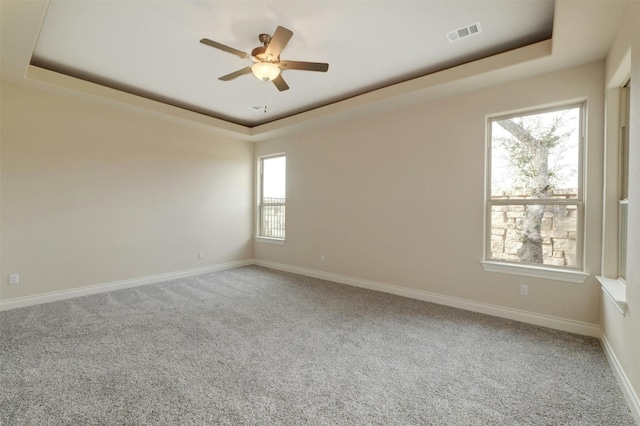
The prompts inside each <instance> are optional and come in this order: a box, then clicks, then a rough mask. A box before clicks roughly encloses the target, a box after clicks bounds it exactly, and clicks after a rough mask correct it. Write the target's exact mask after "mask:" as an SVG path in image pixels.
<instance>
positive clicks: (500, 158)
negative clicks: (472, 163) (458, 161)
mask: <svg viewBox="0 0 640 426" xmlns="http://www.w3.org/2000/svg"><path fill="white" fill-rule="evenodd" d="M583 109H584V108H583V105H581V104H580V105H571V106H566V107H562V108H557V109H551V110H549V109H547V110H539V111H531V112H528V113H524V114H518V115H507V116H500V117H492V118H490V119H489V123H488V132H489V135H488V136H489V138H488V150H489V155H488V167H487V172H488V176H487V192H488V193H487V196H486V198H487V215H486V217H487V223H486V227H487V229H486V233H487V238H486V241H487V247H486V249H485V253H486V254H485V259H486V260H488V261H494V262H496V261H497V262H503V263H512V264H520V265H535V266H545V267H552V268H561V269H581V268H582V248H581V247H582V236H583V231H582V218H583V210H584V206H583V194H582V191H583V189H582V186H583V185H582V145H583V137H582V129H583V123H582V121H583Z"/></svg>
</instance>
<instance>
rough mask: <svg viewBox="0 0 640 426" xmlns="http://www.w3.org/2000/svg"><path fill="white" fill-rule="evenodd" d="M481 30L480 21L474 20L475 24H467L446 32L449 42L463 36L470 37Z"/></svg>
mask: <svg viewBox="0 0 640 426" xmlns="http://www.w3.org/2000/svg"><path fill="white" fill-rule="evenodd" d="M480 31H481V29H480V23H479V22H476V23H475V24H471V25H469V26H466V27H463V28H460V29H457V30H455V31H451V32H450V33H447V39H449V42H450V43H453V42H454V41H458V40H461V39H463V38H467V37H471V36H472V35H476V34H478V33H479V32H480Z"/></svg>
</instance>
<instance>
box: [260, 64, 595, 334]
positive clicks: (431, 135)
mask: <svg viewBox="0 0 640 426" xmlns="http://www.w3.org/2000/svg"><path fill="white" fill-rule="evenodd" d="M603 81H604V65H603V63H595V64H590V65H587V66H582V67H579V68H574V69H569V70H565V71H561V72H556V73H553V74H549V75H544V76H540V77H536V78H531V79H526V80H522V81H518V82H514V83H509V84H504V85H501V86H497V87H492V88H488V89H485V90H481V91H477V92H473V93H467V94H464V95H460V96H455V97H450V98H445V99H441V100H437V101H433V102H430V103H426V104H424V105H421V106H417V107H412V108H410V109H405V110H401V111H396V112H393V113H389V114H385V115H374V116H371V117H367V118H361V119H357V120H353V121H348V122H343V123H341V124H338V125H335V126H331V127H328V128H323V129H317V130H314V131H307V132H302V133H297V134H295V135H290V136H286V137H281V138H277V139H274V140H270V141H265V142H259V143H258V144H257V146H256V156H260V155H267V154H271V153H275V152H286V154H287V173H288V175H287V231H286V232H287V240H286V244H285V245H282V246H278V245H271V244H264V243H260V242H256V243H255V245H254V247H255V248H254V255H255V257H256V258H257V259H260V260H266V261H272V262H278V263H282V264H287V265H292V266H297V267H301V268H309V269H313V270H319V271H326V272H330V273H334V274H340V275H344V276H348V277H354V278H359V279H364V280H372V281H377V282H381V283H385V284H391V285H397V286H402V287H406V288H410V289H417V290H423V291H428V292H434V293H439V294H442V295H447V296H453V297H458V298H463V299H469V300H472V301H476V302H481V303H487V304H492V305H498V306H503V307H507V308H516V309H521V310H526V311H531V312H535V313H538V314H543V315H552V316H556V317H561V318H566V319H569V320H575V321H581V322H586V323H590V324H597V323H598V321H599V300H600V292H599V285H598V284H597V281H596V280H595V278H594V277H593V276H592V277H590V278H588V279H587V281H586V282H585V283H583V284H573V283H568V282H559V281H552V280H542V279H536V278H528V277H521V276H514V275H506V274H498V273H490V272H485V271H484V270H483V269H482V267H481V265H480V261H481V260H482V256H483V230H484V224H483V213H484V201H483V200H484V146H485V125H486V118H485V117H486V115H487V114H494V113H500V112H507V111H514V110H518V109H522V108H530V107H536V106H544V105H549V104H553V103H557V102H567V101H569V102H571V101H575V100H581V99H586V100H587V108H588V117H589V120H588V129H587V135H588V147H587V154H588V155H587V158H588V162H589V164H588V170H589V178H588V185H587V200H588V208H587V212H586V228H587V235H586V244H587V250H586V269H587V272H589V273H591V274H593V275H596V274H597V273H599V269H600V247H601V220H602V216H601V203H602V182H601V180H602V144H603V118H602V117H603V103H604V100H603V92H604V86H603ZM443 242H446V243H445V244H443ZM321 255H324V256H325V260H326V261H325V263H320V256H321ZM520 284H528V285H529V296H527V297H524V296H520V295H519V285H520Z"/></svg>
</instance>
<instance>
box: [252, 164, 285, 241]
mask: <svg viewBox="0 0 640 426" xmlns="http://www.w3.org/2000/svg"><path fill="white" fill-rule="evenodd" d="M286 156H287V154H286V153H284V152H280V153H277V154H269V155H263V156H260V157H258V158H257V164H256V165H257V188H258V190H257V194H256V195H257V197H256V206H257V207H256V209H255V212H256V215H255V234H256V235H255V237H254V241H255V242H258V243H267V244H276V245H284V243H285V241H286V229H285V237H284V238H278V237H266V236H264V235H260V233H261V232H262V224H261V223H262V208H261V207H262V161H263V160H265V159H269V158H278V157H286ZM282 205H284V206H286V205H287V202H286V198H285V202H284V204H282ZM285 215H286V213H285Z"/></svg>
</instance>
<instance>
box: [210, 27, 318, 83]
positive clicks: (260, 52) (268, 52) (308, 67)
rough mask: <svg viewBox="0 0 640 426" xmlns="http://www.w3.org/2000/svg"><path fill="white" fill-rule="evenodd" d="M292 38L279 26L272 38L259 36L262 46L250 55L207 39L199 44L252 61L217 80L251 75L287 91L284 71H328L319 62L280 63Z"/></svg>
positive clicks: (289, 33)
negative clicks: (271, 82)
mask: <svg viewBox="0 0 640 426" xmlns="http://www.w3.org/2000/svg"><path fill="white" fill-rule="evenodd" d="M292 36H293V32H292V31H291V30H288V29H286V28H284V27H280V26H279V27H278V28H276V31H275V32H274V33H273V36H270V35H269V34H260V35H259V36H258V39H259V40H260V42H261V43H262V46H259V47H256V48H255V49H253V50H252V51H251V55H249V54H247V53H245V52H243V51H241V50H238V49H234V48H233V47H229V46H225V45H224V44H221V43H218V42H216V41H213V40H209V39H208V38H203V39H202V40H200V43H203V44H206V45H208V46H211V47H215V48H216V49H220V50H224V51H225V52H229V53H232V54H234V55H236V56H239V57H240V58H242V59H246V58H250V59H251V60H252V61H253V65H251V66H248V67H246V68H242V69H241V70H238V71H235V72H232V73H231V74H227V75H223V76H222V77H220V78H218V80H222V81H229V80H233V79H234V78H236V77H239V76H241V75H244V74H249V73H253V75H255V76H256V77H257V78H259V79H260V80H263V81H273V84H275V86H276V87H277V88H278V90H280V91H283V90H288V89H289V86H288V85H287V83H286V82H285V81H284V79H283V78H282V74H281V72H282V71H284V70H302V71H320V72H326V71H327V70H328V69H329V64H325V63H320V62H300V61H281V60H280V52H282V50H283V49H284V48H285V46H286V45H287V43H288V42H289V40H290V39H291V37H292Z"/></svg>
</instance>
